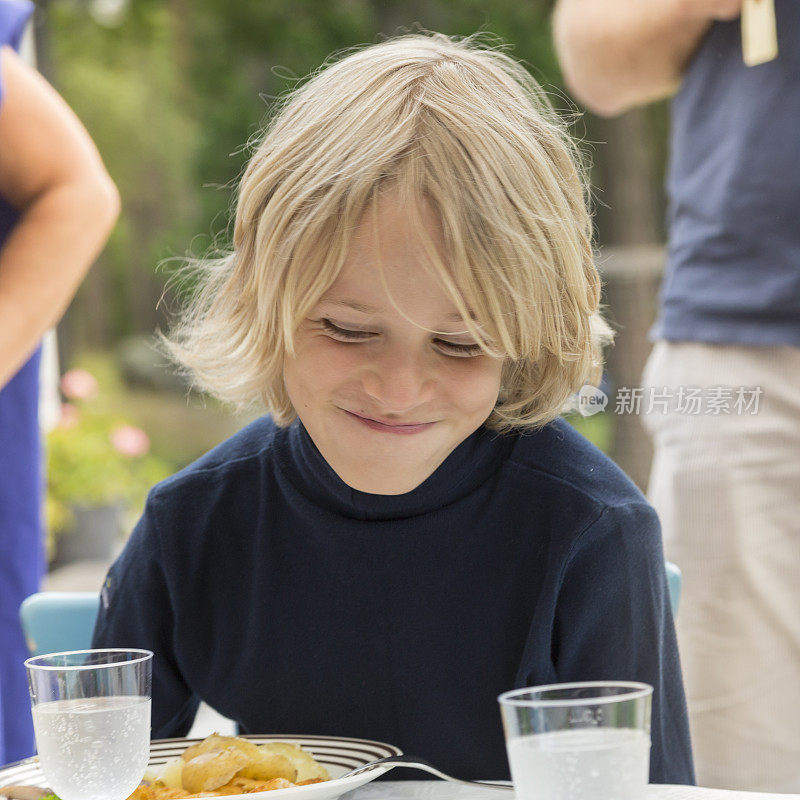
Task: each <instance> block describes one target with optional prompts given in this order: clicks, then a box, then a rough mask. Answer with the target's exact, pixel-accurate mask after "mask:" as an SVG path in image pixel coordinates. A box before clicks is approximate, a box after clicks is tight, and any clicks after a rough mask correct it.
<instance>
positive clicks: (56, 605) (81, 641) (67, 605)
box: [19, 592, 100, 656]
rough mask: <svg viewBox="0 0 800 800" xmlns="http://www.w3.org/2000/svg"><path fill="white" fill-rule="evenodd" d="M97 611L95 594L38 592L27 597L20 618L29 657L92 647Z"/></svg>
mask: <svg viewBox="0 0 800 800" xmlns="http://www.w3.org/2000/svg"><path fill="white" fill-rule="evenodd" d="M99 608H100V595H99V594H98V593H97V592H38V593H37V594H32V595H31V596H30V597H26V598H25V599H24V600H23V601H22V605H21V606H20V609H19V616H20V620H21V622H22V630H23V632H24V633H25V639H26V640H27V642H28V649H29V650H30V652H31V655H32V656H38V655H42V654H43V653H58V652H62V651H65V650H86V649H88V648H89V647H91V645H92V632H93V631H94V623H95V620H96V619H97V610H98V609H99Z"/></svg>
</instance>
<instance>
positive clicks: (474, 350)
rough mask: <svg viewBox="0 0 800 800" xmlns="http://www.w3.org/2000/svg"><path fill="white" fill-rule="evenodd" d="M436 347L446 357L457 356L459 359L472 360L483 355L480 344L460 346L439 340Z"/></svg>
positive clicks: (456, 343)
mask: <svg viewBox="0 0 800 800" xmlns="http://www.w3.org/2000/svg"><path fill="white" fill-rule="evenodd" d="M436 346H437V347H438V348H439V350H441V351H442V352H443V353H445V354H446V355H448V356H456V357H457V358H472V357H473V356H479V355H481V354H482V353H483V350H482V349H481V346H480V345H479V344H459V343H458V342H448V341H445V340H444V339H437V340H436Z"/></svg>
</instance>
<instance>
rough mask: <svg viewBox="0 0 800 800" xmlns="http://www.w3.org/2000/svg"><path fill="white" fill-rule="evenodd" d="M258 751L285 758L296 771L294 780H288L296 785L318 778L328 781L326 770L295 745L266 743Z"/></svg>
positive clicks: (328, 776)
mask: <svg viewBox="0 0 800 800" xmlns="http://www.w3.org/2000/svg"><path fill="white" fill-rule="evenodd" d="M258 749H259V750H261V751H266V752H268V753H275V754H277V755H281V756H284V757H285V758H287V759H288V760H289V761H290V762H291V764H292V766H293V767H294V768H295V769H296V770H297V776H296V777H295V778H290V780H294V781H295V782H296V783H299V782H300V781H307V780H310V779H312V778H319V779H321V780H325V781H327V780H330V777H331V776H330V775H329V774H328V770H326V769H325V767H323V766H322V765H321V764H318V763H317V762H316V761H314V759H313V758H312V756H311V754H310V753H307V752H306V751H305V750H303V749H302V748H300V747H298V746H297V745H296V744H289V742H268V743H267V744H262V745H259V746H258ZM284 777H285V776H284Z"/></svg>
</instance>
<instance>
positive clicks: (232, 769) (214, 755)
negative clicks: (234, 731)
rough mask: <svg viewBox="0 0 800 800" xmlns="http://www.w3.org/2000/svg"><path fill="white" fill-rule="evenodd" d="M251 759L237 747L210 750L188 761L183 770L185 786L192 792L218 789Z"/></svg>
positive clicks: (182, 781)
mask: <svg viewBox="0 0 800 800" xmlns="http://www.w3.org/2000/svg"><path fill="white" fill-rule="evenodd" d="M249 763H250V761H249V759H248V757H247V756H246V755H245V754H244V753H243V752H242V751H241V750H237V749H236V748H235V747H226V748H225V749H224V750H210V751H209V752H207V753H200V755H197V756H195V757H194V758H191V759H189V760H187V761H186V763H185V764H184V765H183V770H182V772H181V783H183V788H184V789H185V790H186V791H187V792H189V793H190V794H198V793H199V792H208V791H211V790H212V789H217V788H219V787H220V786H222V785H223V784H225V783H228V781H230V779H231V778H232V777H233V776H234V775H236V774H237V773H238V772H239V771H240V770H242V769H244V768H245V766H247V764H249Z"/></svg>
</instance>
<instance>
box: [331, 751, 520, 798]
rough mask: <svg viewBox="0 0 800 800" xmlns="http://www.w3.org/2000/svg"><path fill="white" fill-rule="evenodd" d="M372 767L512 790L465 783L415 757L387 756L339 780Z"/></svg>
mask: <svg viewBox="0 0 800 800" xmlns="http://www.w3.org/2000/svg"><path fill="white" fill-rule="evenodd" d="M372 767H389V768H392V767H411V768H412V769H421V770H424V771H425V772H430V773H431V774H432V775H435V776H436V777H437V778H441V779H442V780H445V781H451V782H452V783H462V784H464V785H465V786H481V787H483V788H484V789H505V790H506V791H508V790H513V789H514V787H513V786H512V785H511V784H510V783H492V782H491V781H467V780H464V779H462V778H454V777H453V776H452V775H445V773H444V772H442V771H441V770H440V769H437V768H436V767H434V766H433V764H429V763H428V762H427V761H425V760H424V759H422V758H417V757H416V756H388V757H387V758H379V759H378V760H377V761H370V762H369V763H368V764H362V765H361V766H360V767H356V768H355V769H351V770H350V772H345V774H344V775H340V776H339V778H340V779H341V778H349V777H351V776H352V775H360V774H361V773H362V772H366V771H367V770H368V769H372Z"/></svg>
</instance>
